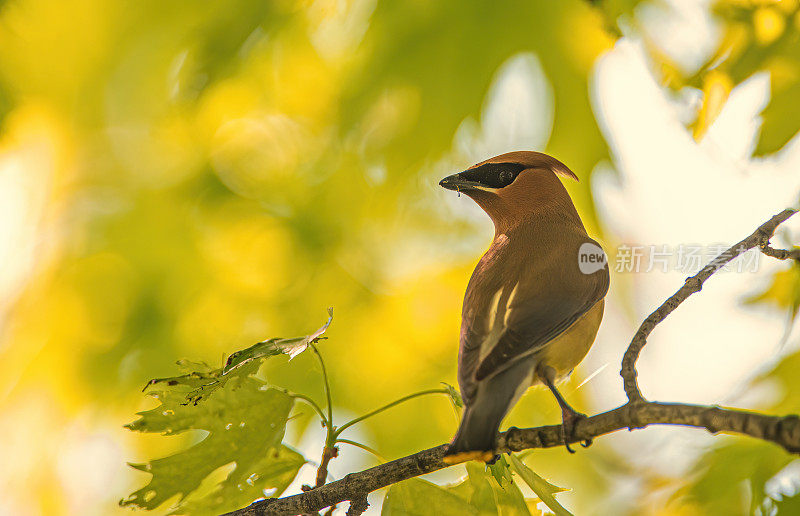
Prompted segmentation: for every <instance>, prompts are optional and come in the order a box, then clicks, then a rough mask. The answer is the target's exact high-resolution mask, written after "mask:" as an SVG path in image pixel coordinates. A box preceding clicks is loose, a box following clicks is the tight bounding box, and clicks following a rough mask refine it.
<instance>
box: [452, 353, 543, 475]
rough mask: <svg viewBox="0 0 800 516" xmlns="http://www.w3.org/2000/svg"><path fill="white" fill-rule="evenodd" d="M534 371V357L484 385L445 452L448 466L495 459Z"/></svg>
mask: <svg viewBox="0 0 800 516" xmlns="http://www.w3.org/2000/svg"><path fill="white" fill-rule="evenodd" d="M533 368H534V362H533V358H528V359H525V360H519V361H517V362H516V363H514V364H513V365H512V366H511V367H509V368H508V369H506V370H505V371H502V372H500V373H498V374H496V375H494V376H492V377H491V378H488V379H487V380H485V381H484V382H483V383H481V385H480V386H479V387H478V391H477V393H476V394H475V396H473V397H472V399H471V403H469V404H467V405H465V407H464V412H463V414H462V416H461V424H460V425H459V427H458V431H457V432H456V436H455V437H454V438H453V441H452V442H451V443H450V446H449V447H448V448H447V451H446V452H445V455H444V458H443V460H444V462H445V463H447V464H458V463H459V462H466V461H468V460H482V461H484V462H491V461H492V460H493V459H494V451H493V450H494V444H495V440H496V439H497V432H498V430H499V429H500V423H502V421H503V418H504V417H505V416H506V414H507V413H508V411H509V409H510V408H511V406H512V405H513V404H514V403H516V401H517V400H518V399H519V397H520V396H521V395H522V393H523V392H524V391H525V389H526V388H527V387H528V386H529V385H530V382H531V375H532V374H533Z"/></svg>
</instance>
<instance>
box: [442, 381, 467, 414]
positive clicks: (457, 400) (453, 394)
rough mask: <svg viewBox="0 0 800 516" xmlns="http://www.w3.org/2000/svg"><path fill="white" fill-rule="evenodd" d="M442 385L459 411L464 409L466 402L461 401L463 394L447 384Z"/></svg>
mask: <svg viewBox="0 0 800 516" xmlns="http://www.w3.org/2000/svg"><path fill="white" fill-rule="evenodd" d="M442 385H444V387H445V389H447V395H448V396H450V401H451V402H452V403H453V406H454V407H455V408H457V409H460V408H463V407H464V401H463V400H462V399H461V394H460V393H459V392H458V390H457V389H456V388H455V387H453V386H452V385H450V384H449V383H447V382H442Z"/></svg>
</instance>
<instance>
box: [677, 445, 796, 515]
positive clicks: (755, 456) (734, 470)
mask: <svg viewBox="0 0 800 516" xmlns="http://www.w3.org/2000/svg"><path fill="white" fill-rule="evenodd" d="M791 461H792V456H791V455H789V454H788V453H786V452H785V451H784V450H783V449H781V448H780V447H778V446H775V445H774V444H771V443H766V442H763V441H756V440H749V439H738V438H731V439H726V440H725V443H724V444H720V445H718V446H716V447H714V448H713V449H711V450H710V451H709V452H707V453H706V454H704V455H703V456H702V457H701V458H700V459H699V460H698V462H697V464H696V466H695V471H694V473H693V474H692V475H691V476H690V478H689V484H687V486H686V487H685V488H683V489H681V490H680V491H678V492H677V493H676V497H677V498H679V499H685V500H686V501H688V502H690V503H692V504H694V505H697V506H698V508H699V509H700V510H701V513H702V514H707V515H709V516H715V515H719V516H723V515H730V514H745V513H747V514H751V513H753V512H754V511H755V509H756V508H757V507H758V506H759V505H760V504H761V503H762V501H764V498H765V496H766V494H765V492H764V486H765V484H766V482H767V480H769V479H770V478H772V477H773V476H775V474H776V473H778V472H779V471H780V470H782V469H783V468H784V467H785V466H786V465H787V464H788V463H789V462H791Z"/></svg>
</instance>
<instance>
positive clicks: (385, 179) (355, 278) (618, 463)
mask: <svg viewBox="0 0 800 516" xmlns="http://www.w3.org/2000/svg"><path fill="white" fill-rule="evenodd" d="M798 99H800V12H798V2H797V0H781V1H772V0H719V1H717V2H709V1H703V0H650V1H645V0H642V1H640V0H595V1H593V2H588V1H579V0H569V1H559V2H553V1H541V2H539V1H516V2H511V1H502V2H480V1H461V0H441V1H437V2H428V1H419V0H411V1H405V2H390V1H382V0H381V1H379V0H314V1H297V2H294V1H290V0H285V1H283V0H274V1H269V0H228V1H224V2H223V1H218V0H210V1H207V2H201V3H197V2H187V1H184V0H175V1H172V2H161V1H153V0H142V1H138V2H127V1H121V0H58V1H56V0H3V1H2V2H0V514H8V515H14V516H26V515H37V514H48V515H57V514H81V515H100V514H124V513H127V512H129V511H128V510H126V509H121V508H118V507H117V501H118V500H119V499H120V498H122V497H124V496H126V495H127V494H128V493H129V492H131V491H132V490H135V489H137V488H138V487H140V486H141V485H142V484H144V483H145V482H146V481H147V478H148V475H147V474H146V473H143V472H140V471H135V470H133V469H131V468H129V467H127V466H126V461H132V462H141V461H143V460H146V459H148V458H152V457H157V456H162V455H164V454H167V453H170V452H172V451H174V450H177V449H179V448H180V447H181V446H183V445H184V444H185V442H186V440H185V439H186V438H182V437H171V438H165V437H160V436H147V435H141V434H134V433H132V432H129V431H128V430H125V429H124V428H123V427H122V425H124V424H125V423H128V422H129V421H131V420H132V419H133V418H134V413H135V412H137V411H140V410H144V409H147V408H150V407H152V406H153V405H154V402H153V400H151V399H147V398H145V397H144V396H143V395H142V394H141V387H142V386H143V385H144V383H145V382H146V381H147V380H148V379H150V378H153V377H158V376H170V375H173V374H175V372H176V368H175V366H174V362H175V360H177V359H179V358H183V357H188V358H192V359H199V360H205V361H207V362H208V363H210V364H221V363H222V362H223V360H224V357H225V356H226V355H227V354H230V353H231V352H233V351H235V350H237V349H240V348H243V347H246V346H248V345H250V344H252V343H254V342H256V341H259V340H262V339H264V338H266V337H277V336H287V337H288V336H294V335H302V334H305V333H308V332H309V331H312V330H313V329H315V328H317V327H318V326H319V325H320V324H321V323H322V322H324V320H325V318H326V313H325V309H326V307H328V306H333V307H334V308H335V317H334V322H333V325H332V326H331V328H330V330H329V332H328V335H329V337H330V339H329V340H327V341H325V342H324V343H322V344H321V350H322V353H323V354H324V356H325V358H326V361H327V364H328V368H329V370H330V372H331V381H332V388H333V397H334V405H335V407H336V411H337V414H339V416H337V417H340V418H342V419H344V418H345V417H348V416H355V415H358V414H361V413H363V412H365V411H367V410H370V409H372V408H375V407H377V406H379V405H381V404H383V403H386V402H388V401H391V400H393V399H395V398H397V397H399V396H402V395H404V394H407V393H410V392H413V391H415V390H420V389H428V388H437V387H439V386H440V383H439V382H442V381H447V382H450V383H455V356H456V346H457V336H458V325H459V311H460V304H461V297H462V295H463V290H464V288H465V285H466V281H467V278H468V275H469V273H470V271H471V269H472V267H473V266H474V264H475V262H476V260H477V258H478V257H479V255H480V254H481V252H482V251H483V250H484V249H485V247H486V246H487V244H488V242H489V241H490V238H491V235H492V228H491V224H490V222H489V221H488V219H487V218H486V217H485V216H484V215H483V214H482V212H480V210H479V209H477V208H476V207H475V206H474V205H473V204H472V202H471V201H470V200H469V199H468V198H467V197H464V196H461V197H458V196H456V195H455V194H453V193H452V192H446V191H444V190H441V189H439V188H438V187H437V182H438V180H439V179H440V178H441V177H443V176H444V175H447V174H450V173H453V172H455V171H458V170H460V169H462V168H464V167H466V166H468V165H470V164H472V163H475V162H477V161H480V160H483V159H486V158H488V157H490V156H493V155H495V154H499V153H502V152H506V151H509V150H516V149H530V150H541V151H546V152H548V153H550V154H553V155H554V156H556V157H558V158H559V159H561V160H562V161H564V162H565V163H566V164H567V165H568V166H570V168H571V169H572V170H574V171H575V172H576V173H577V175H578V176H579V177H580V179H581V181H580V182H579V183H571V184H568V185H567V187H568V189H569V191H570V193H571V195H572V196H573V199H574V200H575V202H576V204H577V206H578V208H579V211H580V212H581V214H582V216H583V218H584V221H585V222H586V223H587V227H588V228H589V230H590V233H592V234H593V235H596V237H597V239H598V240H599V241H601V242H602V243H603V245H604V247H605V248H606V249H607V251H608V252H609V254H610V256H611V261H612V271H613V272H612V290H611V293H610V298H609V304H608V308H607V315H606V318H605V321H604V324H603V327H602V329H601V332H600V335H599V337H598V341H597V344H596V346H595V347H594V349H593V350H592V352H591V353H590V355H589V357H588V358H587V359H586V360H585V361H584V363H583V364H582V365H581V366H580V367H579V368H578V369H577V370H576V371H575V373H574V374H573V376H572V378H571V379H570V380H569V381H568V382H567V383H566V384H565V393H566V395H567V397H568V398H569V399H571V400H572V401H574V404H575V405H576V406H577V407H578V408H580V409H582V410H584V411H587V412H595V411H599V410H603V409H607V408H611V407H613V406H614V405H615V404H617V403H620V402H622V401H623V393H622V388H621V382H620V379H619V377H618V370H619V361H620V358H621V354H622V351H623V350H624V348H625V346H626V344H627V341H628V340H629V339H630V337H631V336H632V334H633V332H634V331H635V328H636V326H637V325H638V322H640V321H641V319H642V318H643V317H644V316H645V315H646V314H647V313H649V312H650V311H651V310H652V309H654V308H655V307H656V306H657V305H658V304H659V303H660V302H661V301H662V300H663V299H665V298H666V297H667V296H668V295H669V294H670V293H671V292H673V291H674V290H676V289H677V288H678V287H679V286H680V285H681V284H682V281H683V278H684V277H685V276H686V273H685V271H680V270H677V267H673V266H670V267H669V268H668V270H667V271H666V272H664V271H662V270H661V269H659V268H654V270H649V271H648V270H646V269H649V267H646V265H647V262H648V260H650V259H651V255H649V254H648V253H647V252H646V253H645V255H644V258H643V260H644V262H643V266H642V268H641V270H640V271H639V272H638V273H637V272H628V271H614V264H615V260H616V258H618V256H617V254H618V253H617V249H618V248H620V246H621V245H628V246H630V245H641V246H644V248H645V249H651V247H649V246H662V245H666V246H669V248H670V249H673V248H676V247H677V246H681V245H701V246H703V248H704V249H705V248H712V246H715V245H719V244H722V243H732V242H735V241H737V240H738V239H740V238H741V237H743V236H745V235H747V234H749V233H750V232H751V231H752V230H753V229H754V228H755V227H756V226H757V225H758V224H759V223H760V222H762V221H763V220H766V219H767V218H768V217H769V216H770V215H772V214H773V213H776V212H778V211H780V209H782V208H784V207H786V206H787V205H791V204H796V203H797V200H798V193H800V143H799V142H798V138H796V137H795V135H796V133H797V130H798V128H800V100H798ZM792 228H793V229H794V232H793V231H792ZM798 231H800V222H798V221H796V222H795V223H793V224H790V225H787V227H786V228H784V229H782V230H781V231H780V232H779V235H778V238H777V239H776V243H777V244H783V245H784V246H785V245H789V244H790V243H792V242H794V243H797V242H798V235H800V233H799V232H798ZM673 258H674V257H673ZM708 259H710V256H705V257H704V261H707V260H708ZM799 303H800V272H798V267H796V266H795V267H794V268H792V267H791V265H790V264H787V263H772V262H770V261H768V260H767V259H766V258H765V257H761V259H760V261H759V262H758V264H757V267H756V270H755V271H754V272H753V271H748V272H743V273H737V272H735V271H733V272H727V273H721V274H720V275H719V276H715V277H714V278H713V279H712V280H711V281H710V282H709V283H708V286H707V288H705V289H704V291H703V293H702V294H700V295H698V296H695V297H693V298H692V300H691V301H689V302H687V303H686V304H685V305H684V306H682V307H681V308H680V310H679V311H678V312H677V313H675V314H674V315H673V316H671V317H670V318H669V319H668V321H667V322H666V323H664V324H663V325H662V326H660V327H659V328H658V329H657V330H656V332H655V334H654V335H653V337H652V338H651V340H650V343H649V345H648V346H647V348H646V350H645V352H644V354H643V356H642V359H641V361H640V379H641V380H640V381H641V383H642V386H643V389H644V392H645V395H647V396H648V397H651V398H654V399H662V400H679V401H688V402H698V403H721V404H726V405H732V406H738V407H749V408H754V409H759V410H763V411H766V412H769V413H791V412H794V413H797V412H798V411H800V374H798V372H800V354H798V353H797V351H796V350H797V348H798V343H799V342H800V339H798V337H797V332H793V325H792V322H793V319H794V314H795V312H796V310H797V305H798V304H799ZM306 355H307V354H306ZM306 355H301V356H299V357H298V358H296V359H294V360H293V361H292V362H290V363H288V364H287V362H286V360H285V359H275V360H274V363H271V364H270V365H268V366H267V370H266V371H265V372H264V374H265V375H266V377H267V378H268V379H269V380H270V381H274V382H275V383H276V384H279V385H281V386H285V387H289V388H291V389H293V390H295V391H298V392H302V393H306V394H309V395H312V396H315V397H316V398H317V399H321V392H322V391H321V389H322V384H321V380H320V371H319V367H318V365H317V364H316V362H315V361H314V360H313V357H312V356H306ZM296 411H297V413H298V415H297V417H295V418H294V419H293V420H292V424H291V426H290V429H289V433H288V435H287V442H289V443H291V444H293V445H295V446H296V447H298V449H300V450H301V451H303V452H304V453H306V454H308V456H309V457H316V456H317V455H318V454H319V450H320V448H321V444H322V439H323V433H322V430H321V429H319V427H318V424H317V423H313V424H309V423H311V422H312V421H313V419H312V417H311V416H312V414H311V413H310V411H309V410H307V409H305V408H302V407H298V409H297V410H296ZM559 415H560V414H559V411H558V409H557V406H556V405H555V403H554V402H553V401H552V400H551V399H550V397H549V396H548V395H547V394H546V393H544V392H541V391H532V392H530V393H529V394H527V395H526V396H525V397H524V398H523V400H522V401H521V402H520V403H519V405H518V407H517V408H516V409H515V410H514V412H513V413H512V415H511V417H510V418H509V420H508V421H507V423H508V424H515V425H517V426H531V425H537V424H544V423H554V422H556V421H558V419H559ZM456 423H457V415H456V413H455V412H454V410H453V408H452V407H451V405H450V403H449V401H448V400H447V398H446V397H443V396H441V397H426V398H420V399H416V400H414V401H411V402H409V403H407V404H404V405H402V406H400V407H398V408H396V409H394V410H392V411H388V412H386V413H384V414H382V415H380V416H378V417H375V418H373V419H371V420H368V421H367V422H365V423H364V424H362V425H360V426H359V427H357V428H355V429H354V431H353V433H352V434H350V436H351V437H354V438H358V439H360V440H361V441H363V442H365V443H367V444H369V445H370V446H372V447H373V448H375V449H377V450H379V451H380V453H381V454H383V455H384V456H386V457H389V458H393V457H397V456H400V455H405V454H409V453H412V452H414V451H417V450H419V449H421V448H423V447H430V446H433V445H437V444H440V443H442V442H444V441H447V440H449V438H450V437H451V435H452V433H453V432H454V430H455V426H456ZM375 462H376V459H375V458H374V457H372V456H370V455H369V454H367V453H365V452H363V451H361V450H358V449H355V448H346V447H343V450H342V454H341V457H340V458H338V459H336V460H334V461H333V463H332V473H333V475H334V476H336V477H341V476H343V475H344V474H346V473H347V472H350V471H354V470H356V469H361V468H364V467H368V466H370V465H373V464H375ZM526 463H527V464H528V465H529V466H530V467H531V468H533V469H534V470H535V471H536V472H538V473H539V474H540V475H542V476H544V477H545V478H547V479H548V480H550V481H551V482H553V483H555V484H557V485H560V486H564V487H567V488H569V489H570V491H569V492H567V493H563V494H561V495H559V500H561V501H562V503H563V504H564V505H565V506H566V507H568V508H570V509H571V510H573V511H574V512H575V513H576V514H681V515H694V514H725V515H730V514H747V513H757V514H774V512H775V511H776V510H778V508H780V510H781V511H783V512H782V513H785V514H798V513H797V512H794V513H792V512H789V511H791V509H787V507H791V504H792V503H795V504H797V503H798V502H797V499H794V498H792V495H794V494H795V493H796V491H797V490H798V487H800V463H798V462H795V461H794V459H793V457H791V456H789V455H787V454H785V453H783V452H782V451H781V450H778V449H777V448H775V447H773V446H771V445H767V444H763V443H759V442H755V441H751V440H745V439H739V438H734V437H711V436H708V435H706V434H705V433H703V432H701V431H698V430H689V429H677V428H666V429H663V428H661V429H647V430H644V431H638V432H634V433H625V434H624V435H622V434H620V435H614V436H609V437H606V438H603V439H599V440H598V441H597V442H596V443H595V445H594V446H593V447H591V448H590V449H588V450H583V449H581V450H579V452H578V453H577V454H576V455H574V456H568V455H567V454H566V452H565V451H564V450H561V449H557V450H546V451H537V452H536V453H534V454H531V455H529V456H527V457H526ZM313 471H314V468H313V466H307V467H305V468H304V469H303V470H302V472H301V476H300V478H299V479H298V480H297V482H296V483H295V485H294V486H292V487H290V491H294V492H296V491H297V489H298V488H299V485H300V483H302V482H307V481H309V479H310V478H311V476H313ZM462 474H463V469H459V468H450V469H449V470H447V471H445V472H442V473H439V474H437V475H432V476H431V479H432V480H434V481H437V482H447V481H452V480H455V479H457V478H458V477H459V476H460V475H462ZM381 496H382V495H381V493H380V492H379V493H376V494H374V495H372V496H371V498H370V501H371V503H372V507H371V509H370V511H371V513H372V514H377V513H378V511H379V507H380V503H381ZM794 507H795V508H796V507H797V505H795V506H794ZM165 510H166V508H165ZM162 512H163V511H162Z"/></svg>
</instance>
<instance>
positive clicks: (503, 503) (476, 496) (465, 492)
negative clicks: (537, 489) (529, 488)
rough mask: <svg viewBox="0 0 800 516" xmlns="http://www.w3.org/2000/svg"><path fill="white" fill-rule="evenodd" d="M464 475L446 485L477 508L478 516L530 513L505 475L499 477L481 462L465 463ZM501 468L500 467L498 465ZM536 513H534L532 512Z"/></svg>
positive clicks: (522, 498) (525, 515)
mask: <svg viewBox="0 0 800 516" xmlns="http://www.w3.org/2000/svg"><path fill="white" fill-rule="evenodd" d="M466 467H467V478H465V479H464V480H463V481H462V482H461V483H459V484H456V485H454V486H451V487H449V488H448V490H449V491H450V492H451V493H454V494H457V495H458V496H460V497H461V498H463V499H464V500H467V501H469V503H470V505H472V506H473V507H474V508H476V509H477V510H478V514H481V515H503V516H505V515H522V516H527V515H529V514H532V513H531V510H530V508H529V506H528V503H527V501H526V500H525V497H524V496H523V494H522V492H521V491H520V490H519V487H517V485H516V484H515V483H514V482H513V481H512V480H511V479H510V477H509V476H507V475H505V474H500V475H498V476H499V480H498V477H495V476H493V475H492V472H491V471H490V470H489V469H488V468H487V467H486V466H484V465H483V464H480V463H478V462H468V463H467V464H466ZM501 467H502V466H501ZM533 514H536V513H533Z"/></svg>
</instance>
